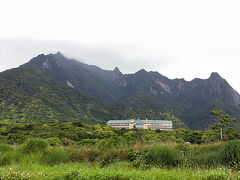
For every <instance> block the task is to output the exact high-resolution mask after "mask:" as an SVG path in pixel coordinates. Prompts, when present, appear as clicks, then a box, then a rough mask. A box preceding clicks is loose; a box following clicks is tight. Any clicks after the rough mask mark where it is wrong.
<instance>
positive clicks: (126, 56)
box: [0, 38, 174, 73]
mask: <svg viewBox="0 0 240 180" xmlns="http://www.w3.org/2000/svg"><path fill="white" fill-rule="evenodd" d="M57 51H60V52H62V53H63V54H65V55H66V56H67V57H70V58H75V59H77V60H79V61H81V62H84V63H87V64H91V65H97V66H99V67H101V68H103V69H114V67H115V66H118V67H119V68H120V70H121V71H122V72H123V73H133V72H136V71H138V70H139V69H142V68H144V69H146V70H157V69H161V67H164V66H166V65H168V64H169V63H172V62H173V61H174V59H173V58H172V57H171V56H169V55H167V54H165V55H163V54H160V53H159V54H158V53H154V52H151V51H149V50H146V49H144V48H142V47H135V46H130V45H123V44H104V45H102V44H99V45H96V44H95V45H89V44H81V43H76V42H68V41H47V40H46V41H43V40H34V39H26V38H20V39H0V63H1V65H0V71H3V70H6V69H10V68H13V67H17V66H19V65H21V64H23V63H26V62H28V61H29V60H30V59H31V58H32V57H34V56H37V55H38V54H42V53H44V54H48V53H55V52H57Z"/></svg>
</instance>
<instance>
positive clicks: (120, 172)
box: [0, 162, 240, 180]
mask: <svg viewBox="0 0 240 180" xmlns="http://www.w3.org/2000/svg"><path fill="white" fill-rule="evenodd" d="M0 173H1V178H2V179H106V180H108V179H189V180H191V179H209V180H215V179H216V180H217V179H240V173H239V172H236V171H235V172H232V171H231V170H230V169H227V168H216V169H198V168H197V169H196V168H193V169H190V168H170V169H162V168H156V167H152V168H149V169H145V170H144V169H140V168H132V167H131V166H130V164H129V163H127V162H115V163H111V164H110V165H109V166H107V167H104V168H101V167H100V166H99V165H97V164H89V163H68V164H59V165H54V166H46V165H40V164H17V165H11V166H5V167H2V168H1V169H0Z"/></svg>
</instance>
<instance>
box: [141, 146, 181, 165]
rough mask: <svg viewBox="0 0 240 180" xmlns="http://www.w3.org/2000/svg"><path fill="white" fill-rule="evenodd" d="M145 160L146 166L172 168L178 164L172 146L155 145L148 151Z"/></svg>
mask: <svg viewBox="0 0 240 180" xmlns="http://www.w3.org/2000/svg"><path fill="white" fill-rule="evenodd" d="M145 159H146V162H147V163H148V164H153V165H157V166H168V167H170V166H171V167H173V166H176V165H177V163H178V152H177V150H176V148H174V147H173V146H169V145H156V146H153V147H152V148H150V149H149V151H148V152H147V153H146V156H145Z"/></svg>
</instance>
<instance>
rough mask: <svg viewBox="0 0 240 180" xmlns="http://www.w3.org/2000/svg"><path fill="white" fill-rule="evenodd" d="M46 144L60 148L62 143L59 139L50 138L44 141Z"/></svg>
mask: <svg viewBox="0 0 240 180" xmlns="http://www.w3.org/2000/svg"><path fill="white" fill-rule="evenodd" d="M46 141H47V143H48V144H49V145H51V146H60V145H62V142H61V140H60V139H59V138H56V137H51V138H47V139H46Z"/></svg>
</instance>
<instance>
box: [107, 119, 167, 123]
mask: <svg viewBox="0 0 240 180" xmlns="http://www.w3.org/2000/svg"><path fill="white" fill-rule="evenodd" d="M141 121H142V122H143V123H144V124H145V123H149V124H172V121H170V120H148V119H147V120H141ZM115 123H130V120H109V121H108V122H107V124H115Z"/></svg>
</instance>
